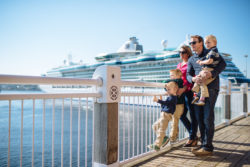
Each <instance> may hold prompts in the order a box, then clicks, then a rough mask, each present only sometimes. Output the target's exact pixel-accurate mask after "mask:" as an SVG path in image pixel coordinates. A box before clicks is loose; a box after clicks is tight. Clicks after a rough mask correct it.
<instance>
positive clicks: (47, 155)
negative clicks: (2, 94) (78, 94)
mask: <svg viewBox="0 0 250 167" xmlns="http://www.w3.org/2000/svg"><path fill="white" fill-rule="evenodd" d="M31 93H37V92H31ZM64 103H65V104H64V138H63V140H64V142H63V147H64V148H63V150H64V151H63V152H64V153H63V156H64V161H63V164H64V165H65V166H69V164H70V159H69V157H70V153H69V152H70V151H69V150H70V100H64ZM23 106H24V110H23V111H24V113H23V160H22V165H23V166H31V161H32V128H33V101H32V100H24V105H23ZM84 106H86V105H85V103H84V101H82V106H81V121H80V126H81V133H80V134H81V135H80V138H81V140H80V154H81V157H80V165H81V166H83V165H84V164H85V146H84V145H85V124H86V122H85V121H86V107H84ZM92 106H93V104H91V102H89V108H88V123H87V124H88V125H89V126H88V129H87V131H88V132H87V133H88V139H87V140H88V145H87V147H88V148H87V154H88V155H87V157H88V159H87V161H88V164H89V165H88V166H91V165H90V164H91V161H92V159H91V157H92V124H93V122H92V120H93V115H92V109H93V108H92ZM45 109H46V110H45V111H46V112H45V148H44V149H45V150H44V151H45V152H44V165H45V166H51V161H52V111H53V110H52V109H53V102H52V100H50V99H48V100H45ZM61 113H62V99H56V100H55V134H54V165H55V166H60V165H61V116H62V115H61ZM8 119H9V101H0V166H7V164H8V123H9V120H8ZM20 127H21V101H20V100H18V101H15V100H14V101H12V103H11V132H10V133H11V146H10V150H11V151H10V159H11V161H10V162H11V163H10V165H11V166H20V136H21V130H20V129H21V128H20ZM42 127H43V100H35V135H34V165H35V166H41V165H42ZM77 142H78V100H77V99H75V100H73V107H72V143H73V144H72V165H73V166H76V165H77Z"/></svg>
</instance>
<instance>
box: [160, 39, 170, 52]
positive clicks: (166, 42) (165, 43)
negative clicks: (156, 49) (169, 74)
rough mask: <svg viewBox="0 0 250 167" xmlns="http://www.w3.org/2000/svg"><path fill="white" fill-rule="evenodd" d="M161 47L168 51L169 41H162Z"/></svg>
mask: <svg viewBox="0 0 250 167" xmlns="http://www.w3.org/2000/svg"><path fill="white" fill-rule="evenodd" d="M161 45H162V46H163V50H166V49H167V46H168V41H167V40H162V41H161Z"/></svg>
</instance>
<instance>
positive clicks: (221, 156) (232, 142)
mask: <svg viewBox="0 0 250 167" xmlns="http://www.w3.org/2000/svg"><path fill="white" fill-rule="evenodd" d="M213 144H214V147H215V149H214V153H213V155H212V156H206V157H197V156H194V155H193V154H192V153H191V152H190V150H191V149H190V148H183V147H182V146H179V147H174V148H172V149H171V150H170V151H167V152H165V153H162V154H160V155H158V156H156V157H154V158H151V159H149V160H146V161H144V162H141V163H139V164H137V165H134V166H142V167H156V166H159V167H163V166H166V167H172V166H173V167H189V166H190V167H191V166H192V167H193V166H197V167H206V166H216V167H226V166H230V167H233V166H239V167H240V166H244V167H246V166H248V167H250V117H249V116H248V117H247V118H244V119H241V120H239V121H237V122H235V123H233V124H232V125H230V126H226V127H225V128H222V129H220V130H218V131H216V132H215V136H214V141H213Z"/></svg>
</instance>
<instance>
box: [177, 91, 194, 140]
mask: <svg viewBox="0 0 250 167" xmlns="http://www.w3.org/2000/svg"><path fill="white" fill-rule="evenodd" d="M184 97H185V104H184V112H183V114H182V116H181V121H182V123H183V125H184V126H185V128H186V129H187V130H188V133H189V139H190V140H193V139H195V138H196V137H197V136H196V134H197V129H198V122H197V120H196V117H195V112H194V105H193V104H191V102H192V100H193V92H192V91H188V92H185V93H184ZM188 111H189V113H190V118H191V122H190V121H189V119H188V118H187V112H188Z"/></svg>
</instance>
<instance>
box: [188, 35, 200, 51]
mask: <svg viewBox="0 0 250 167" xmlns="http://www.w3.org/2000/svg"><path fill="white" fill-rule="evenodd" d="M189 44H190V45H191V48H192V50H193V51H194V52H199V51H201V49H202V45H203V44H202V42H199V40H198V38H191V40H190V42H189Z"/></svg>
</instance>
